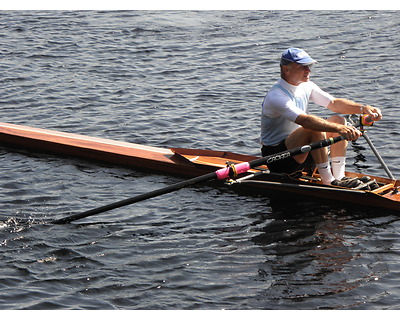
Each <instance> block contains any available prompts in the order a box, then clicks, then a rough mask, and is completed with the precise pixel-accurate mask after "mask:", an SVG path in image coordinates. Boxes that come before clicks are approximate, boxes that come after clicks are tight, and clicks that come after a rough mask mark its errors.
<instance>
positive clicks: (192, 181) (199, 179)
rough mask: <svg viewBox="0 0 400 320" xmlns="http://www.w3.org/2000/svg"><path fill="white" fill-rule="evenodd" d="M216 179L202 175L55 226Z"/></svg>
mask: <svg viewBox="0 0 400 320" xmlns="http://www.w3.org/2000/svg"><path fill="white" fill-rule="evenodd" d="M215 179H216V173H215V172H211V173H209V174H206V175H202V176H199V177H195V178H192V179H190V180H185V181H182V182H178V183H176V184H173V185H171V186H168V187H165V188H161V189H158V190H154V191H150V192H147V193H144V194H140V195H138V196H135V197H132V198H128V199H125V200H121V201H118V202H114V203H110V204H108V205H105V206H102V207H98V208H94V209H91V210H88V211H85V212H82V213H78V214H74V215H70V216H68V217H65V218H62V219H59V220H55V221H53V223H55V224H64V223H69V222H72V221H75V220H78V219H82V218H86V217H89V216H93V215H95V214H99V213H102V212H105V211H109V210H113V209H116V208H120V207H123V206H127V205H130V204H133V203H136V202H139V201H142V200H147V199H150V198H155V197H158V196H161V195H163V194H167V193H170V192H173V191H176V190H179V189H182V188H184V187H187V186H190V185H194V184H197V183H200V182H206V181H208V180H215Z"/></svg>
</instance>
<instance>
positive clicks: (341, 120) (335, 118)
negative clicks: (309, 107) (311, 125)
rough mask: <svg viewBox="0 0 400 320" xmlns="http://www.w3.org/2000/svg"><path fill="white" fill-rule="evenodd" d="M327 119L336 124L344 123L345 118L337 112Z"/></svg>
mask: <svg viewBox="0 0 400 320" xmlns="http://www.w3.org/2000/svg"><path fill="white" fill-rule="evenodd" d="M327 120H328V121H330V122H334V123H338V124H346V119H345V118H343V117H342V116H339V115H337V114H335V115H333V116H330V117H329V118H328V119H327Z"/></svg>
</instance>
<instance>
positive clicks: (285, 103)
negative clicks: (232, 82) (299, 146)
mask: <svg viewBox="0 0 400 320" xmlns="http://www.w3.org/2000/svg"><path fill="white" fill-rule="evenodd" d="M332 100H334V97H333V96H331V95H330V94H329V93H327V92H325V91H323V90H321V89H320V88H319V87H318V86H317V85H316V84H315V83H314V82H312V81H308V82H303V83H301V84H300V85H298V86H293V85H291V84H289V83H288V82H286V81H285V80H283V79H279V80H278V81H277V82H276V83H275V84H274V85H273V86H272V88H271V90H270V91H269V92H268V93H267V94H266V96H265V98H264V101H263V103H262V115H261V143H262V144H263V145H265V146H273V145H276V144H278V143H279V142H281V141H282V140H283V139H285V138H286V137H287V136H288V135H289V134H291V133H292V132H293V131H294V130H296V129H297V128H299V127H300V126H299V125H298V124H296V123H295V122H294V121H295V120H296V118H297V117H298V116H299V115H300V114H307V113H308V102H309V101H312V102H314V103H316V104H318V105H320V106H323V107H327V106H328V105H329V103H330V102H331V101H332Z"/></svg>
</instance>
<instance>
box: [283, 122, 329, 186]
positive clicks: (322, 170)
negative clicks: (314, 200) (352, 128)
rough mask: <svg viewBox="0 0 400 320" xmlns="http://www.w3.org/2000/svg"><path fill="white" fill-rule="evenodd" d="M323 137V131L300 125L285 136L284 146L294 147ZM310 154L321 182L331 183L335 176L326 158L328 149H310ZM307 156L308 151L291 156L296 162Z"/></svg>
mask: <svg viewBox="0 0 400 320" xmlns="http://www.w3.org/2000/svg"><path fill="white" fill-rule="evenodd" d="M323 139H326V134H325V132H318V131H312V130H307V129H304V128H302V127H300V128H298V129H297V130H295V131H294V132H292V133H291V134H290V135H289V136H288V137H287V138H286V147H287V148H288V149H291V148H296V147H299V146H302V145H305V144H308V143H311V142H315V141H321V140H323ZM311 155H312V157H313V160H314V162H315V166H316V167H317V168H318V172H319V174H320V175H321V179H322V183H324V184H331V182H332V181H333V180H335V178H334V177H333V175H332V172H331V166H330V164H329V160H328V149H327V148H319V149H315V150H313V151H311ZM307 156H308V153H306V154H300V155H298V156H295V157H293V158H294V159H295V160H296V161H297V162H299V163H303V162H304V161H305V160H306V158H307Z"/></svg>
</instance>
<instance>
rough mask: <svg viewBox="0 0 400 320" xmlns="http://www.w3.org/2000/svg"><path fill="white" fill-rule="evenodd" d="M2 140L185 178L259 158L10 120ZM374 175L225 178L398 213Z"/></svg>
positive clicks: (397, 185)
mask: <svg viewBox="0 0 400 320" xmlns="http://www.w3.org/2000/svg"><path fill="white" fill-rule="evenodd" d="M0 144H1V145H3V146H8V147H12V148H23V149H28V150H33V151H39V152H46V153H51V154H57V155H63V156H72V157H77V158H83V159H87V160H95V161H100V162H106V163H110V164H114V165H122V166H126V167H132V168H140V169H150V170H152V171H157V172H163V173H168V174H172V175H180V176H186V177H197V176H200V175H204V174H207V173H210V172H213V171H215V170H218V169H220V168H224V167H226V166H227V165H232V164H239V163H243V162H249V161H254V160H256V159H259V158H258V157H255V156H249V155H242V154H237V153H232V152H223V151H212V150H198V149H178V148H171V149H167V148H156V147H148V146H143V145H139V144H133V143H128V142H118V141H114V140H109V139H102V138H94V137H88V136H84V135H78V134H71V133H65V132H60V131H54V130H45V129H38V128H31V127H27V126H21V125H15V124H9V123H0ZM346 176H348V177H358V178H361V177H363V176H364V175H362V174H359V173H352V172H346ZM370 178H371V181H372V182H374V188H373V189H372V190H371V188H369V187H368V185H371V183H370V182H368V183H366V184H365V185H364V186H363V187H364V188H365V189H363V190H361V189H349V188H343V187H337V186H326V185H323V184H321V182H320V179H319V175H318V173H316V172H314V173H312V174H306V173H305V172H304V173H303V174H300V175H297V176H288V175H285V174H275V173H270V172H269V171H268V168H267V166H265V165H262V166H259V167H256V168H253V169H250V170H248V171H247V172H245V173H241V174H239V175H238V176H233V177H231V179H228V181H227V182H228V184H229V185H231V186H234V187H238V188H246V189H248V188H250V189H252V190H257V191H262V190H267V191H268V190H269V191H276V192H282V193H283V194H284V193H293V194H300V195H305V196H311V197H314V198H322V199H331V200H337V201H342V202H348V203H354V204H358V205H362V206H369V207H378V208H386V209H391V210H395V211H400V181H399V180H395V179H388V178H383V177H377V176H370Z"/></svg>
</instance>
